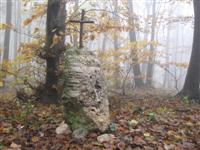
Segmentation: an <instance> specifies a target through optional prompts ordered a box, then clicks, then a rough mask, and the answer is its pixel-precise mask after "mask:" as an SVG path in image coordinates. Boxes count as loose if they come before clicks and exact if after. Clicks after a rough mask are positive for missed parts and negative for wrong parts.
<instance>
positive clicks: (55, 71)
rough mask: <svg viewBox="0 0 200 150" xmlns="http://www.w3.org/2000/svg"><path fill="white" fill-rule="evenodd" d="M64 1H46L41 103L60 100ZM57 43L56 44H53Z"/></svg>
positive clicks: (63, 40) (63, 42) (63, 47)
mask: <svg viewBox="0 0 200 150" xmlns="http://www.w3.org/2000/svg"><path fill="white" fill-rule="evenodd" d="M65 18H66V0H48V8H47V23H46V45H45V52H46V53H45V56H44V57H45V59H46V65H47V66H46V82H45V87H44V90H43V93H42V94H41V96H40V97H41V101H42V102H44V103H58V102H59V100H60V98H61V90H60V85H59V79H60V76H61V70H60V68H59V65H60V58H61V54H62V53H63V51H64V50H65ZM55 41H57V42H55Z"/></svg>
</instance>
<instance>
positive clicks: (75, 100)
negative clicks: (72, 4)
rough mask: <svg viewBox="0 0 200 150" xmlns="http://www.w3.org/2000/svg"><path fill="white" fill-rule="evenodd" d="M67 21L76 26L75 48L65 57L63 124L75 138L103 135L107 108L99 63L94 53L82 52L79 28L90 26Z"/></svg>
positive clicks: (85, 50)
mask: <svg viewBox="0 0 200 150" xmlns="http://www.w3.org/2000/svg"><path fill="white" fill-rule="evenodd" d="M84 14H85V11H84V10H82V14H81V20H80V21H78V20H71V21H70V22H73V23H80V38H79V40H80V41H79V42H80V45H79V48H71V49H68V50H67V51H66V53H65V68H64V76H63V80H64V90H63V100H64V107H65V121H66V123H67V124H68V125H69V127H70V128H71V130H73V131H74V132H73V133H74V136H75V137H76V134H77V133H78V134H82V135H83V134H84V133H85V130H86V131H90V130H93V129H99V130H101V131H104V130H105V129H106V128H107V126H108V124H109V122H110V120H109V106H108V98H107V92H106V83H105V78H104V75H103V72H102V70H101V65H100V62H99V61H98V59H97V56H96V55H95V54H94V52H92V51H90V50H88V49H86V48H83V43H82V35H83V24H84V23H92V21H85V20H84Z"/></svg>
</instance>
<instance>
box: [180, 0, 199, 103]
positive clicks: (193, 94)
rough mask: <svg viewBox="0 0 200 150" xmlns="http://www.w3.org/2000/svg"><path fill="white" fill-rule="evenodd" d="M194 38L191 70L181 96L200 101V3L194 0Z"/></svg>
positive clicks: (189, 69) (188, 72)
mask: <svg viewBox="0 0 200 150" xmlns="http://www.w3.org/2000/svg"><path fill="white" fill-rule="evenodd" d="M193 3H194V36H193V46H192V54H191V58H190V63H189V68H188V71H187V75H186V79H185V83H184V86H183V89H182V91H181V92H180V93H179V95H181V96H188V97H189V98H191V99H199V98H200V94H199V84H200V61H199V59H200V38H199V37H200V1H199V0H194V1H193Z"/></svg>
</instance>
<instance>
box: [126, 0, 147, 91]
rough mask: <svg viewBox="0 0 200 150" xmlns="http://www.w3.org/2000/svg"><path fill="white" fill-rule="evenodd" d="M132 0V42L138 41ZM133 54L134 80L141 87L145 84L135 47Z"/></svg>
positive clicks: (130, 1)
mask: <svg viewBox="0 0 200 150" xmlns="http://www.w3.org/2000/svg"><path fill="white" fill-rule="evenodd" d="M132 3H133V2H132V0H128V9H129V13H130V14H129V25H130V26H131V27H132V29H131V31H130V32H129V38H130V42H136V33H135V28H134V26H135V25H134V19H133V17H134V14H133V4H132ZM131 55H132V63H133V64H132V65H133V74H134V82H135V88H141V87H143V86H144V83H143V80H142V78H141V77H142V75H141V70H140V64H138V56H137V52H136V51H135V49H134V48H132V49H131Z"/></svg>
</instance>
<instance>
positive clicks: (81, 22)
mask: <svg viewBox="0 0 200 150" xmlns="http://www.w3.org/2000/svg"><path fill="white" fill-rule="evenodd" d="M84 16H85V10H84V9H82V12H81V20H80V21H79V20H70V21H69V22H72V23H80V35H79V36H80V37H79V48H82V47H83V24H84V23H94V21H89V20H88V21H87V20H84Z"/></svg>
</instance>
